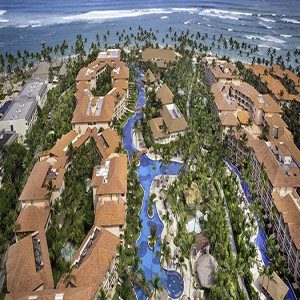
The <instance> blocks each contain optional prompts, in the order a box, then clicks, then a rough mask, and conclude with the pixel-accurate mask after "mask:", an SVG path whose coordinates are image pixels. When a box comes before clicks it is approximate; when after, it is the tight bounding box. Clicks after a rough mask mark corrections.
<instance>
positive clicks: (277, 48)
mask: <svg viewBox="0 0 300 300" xmlns="http://www.w3.org/2000/svg"><path fill="white" fill-rule="evenodd" d="M258 47H260V48H273V49H276V50H277V51H280V50H281V48H279V47H274V46H273V45H267V44H258Z"/></svg>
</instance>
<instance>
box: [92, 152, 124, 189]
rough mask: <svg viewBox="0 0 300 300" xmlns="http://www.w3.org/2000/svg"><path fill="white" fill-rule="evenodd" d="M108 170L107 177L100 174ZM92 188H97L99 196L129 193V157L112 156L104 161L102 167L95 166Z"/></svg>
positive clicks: (122, 155)
mask: <svg viewBox="0 0 300 300" xmlns="http://www.w3.org/2000/svg"><path fill="white" fill-rule="evenodd" d="M101 167H102V168H104V167H105V168H106V170H107V175H106V178H105V176H104V175H103V174H102V173H101V172H99V171H100V169H101ZM92 186H93V187H96V188H97V194H98V195H110V194H125V193H126V192H127V156H126V154H112V155H111V156H110V157H109V158H108V159H106V160H103V161H102V164H101V165H100V166H95V168H94V172H93V178H92Z"/></svg>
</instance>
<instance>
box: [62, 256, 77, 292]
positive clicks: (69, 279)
mask: <svg viewBox="0 0 300 300" xmlns="http://www.w3.org/2000/svg"><path fill="white" fill-rule="evenodd" d="M75 269H76V266H75V265H71V262H70V261H69V262H68V264H67V272H66V273H65V275H64V280H63V282H64V284H65V286H66V287H76V275H75V274H74V272H75Z"/></svg>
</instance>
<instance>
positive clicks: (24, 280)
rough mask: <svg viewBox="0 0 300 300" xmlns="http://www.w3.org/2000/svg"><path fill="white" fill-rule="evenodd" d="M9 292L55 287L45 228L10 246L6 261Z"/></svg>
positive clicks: (11, 293) (13, 293)
mask: <svg viewBox="0 0 300 300" xmlns="http://www.w3.org/2000/svg"><path fill="white" fill-rule="evenodd" d="M6 279H7V290H8V293H9V294H10V295H11V296H12V297H13V299H16V298H14V295H15V294H18V293H24V292H32V291H37V290H43V289H52V288H54V284H53V278H52V270H51V264H50V258H49V254H48V247H47V241H46V235H45V232H44V231H43V230H41V231H36V232H34V233H32V234H29V235H27V236H26V237H24V238H23V239H21V240H19V241H17V242H16V243H15V244H13V245H12V246H10V247H9V249H8V253H7V262H6Z"/></svg>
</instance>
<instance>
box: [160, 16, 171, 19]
mask: <svg viewBox="0 0 300 300" xmlns="http://www.w3.org/2000/svg"><path fill="white" fill-rule="evenodd" d="M160 18H161V19H168V18H169V16H162V17H160Z"/></svg>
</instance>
